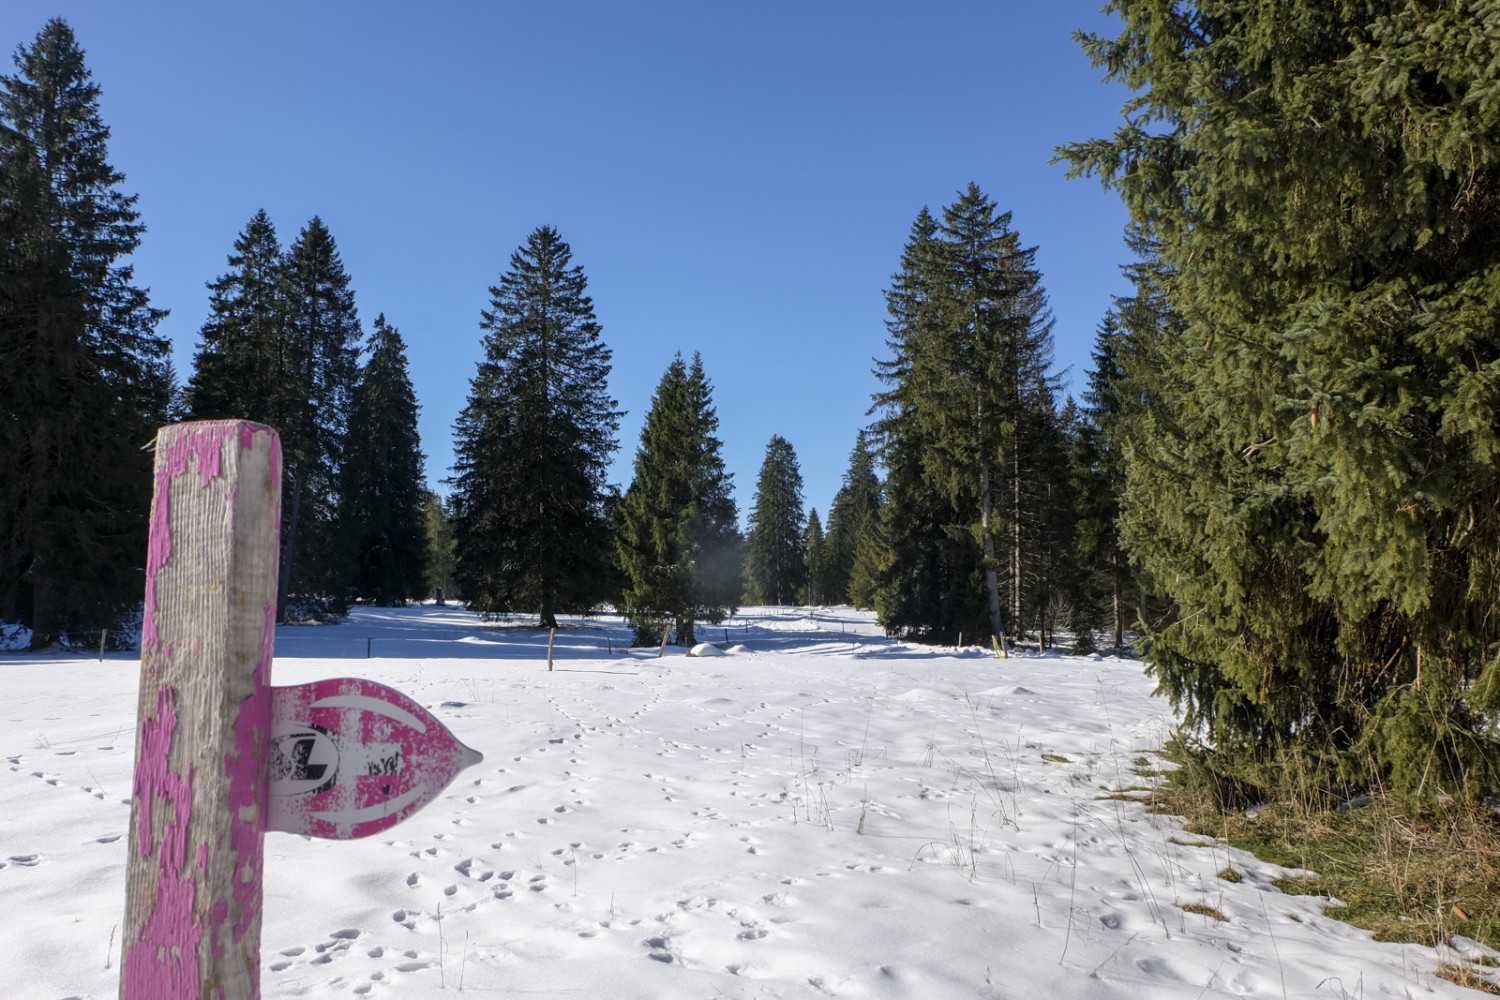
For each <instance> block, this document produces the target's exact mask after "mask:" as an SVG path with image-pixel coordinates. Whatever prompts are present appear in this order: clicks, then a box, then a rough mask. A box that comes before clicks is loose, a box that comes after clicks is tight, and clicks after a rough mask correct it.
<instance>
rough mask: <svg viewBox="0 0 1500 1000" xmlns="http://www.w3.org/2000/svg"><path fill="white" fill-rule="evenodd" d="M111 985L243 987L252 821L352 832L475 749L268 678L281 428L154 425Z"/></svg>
mask: <svg viewBox="0 0 1500 1000" xmlns="http://www.w3.org/2000/svg"><path fill="white" fill-rule="evenodd" d="M154 475H155V491H154V493H153V495H152V499H151V532H150V539H149V543H148V547H147V552H146V601H145V615H144V618H143V621H142V626H141V688H140V701H139V708H138V712H137V718H138V720H139V723H138V726H137V733H136V758H135V779H134V786H133V788H132V794H131V809H130V831H131V832H130V836H129V837H128V838H127V839H126V844H127V845H128V850H127V860H126V879H125V881H126V886H125V920H124V923H123V924H122V925H121V934H120V946H121V955H120V966H121V972H120V997H121V998H122V1000H258V998H259V997H260V930H261V903H262V898H261V897H262V868H263V863H264V860H265V850H264V843H263V841H264V839H265V833H266V831H267V830H285V831H287V832H289V833H303V834H310V835H312V836H315V837H332V838H339V839H349V838H353V837H367V836H369V835H370V834H373V833H378V832H380V831H381V830H385V829H387V828H389V827H391V826H394V825H395V824H396V823H399V822H400V821H401V820H403V819H405V818H406V817H408V816H410V815H411V814H412V813H414V812H416V811H417V810H418V809H420V808H422V806H424V805H426V804H427V803H428V802H431V801H432V800H433V799H434V798H436V797H437V795H438V794H439V793H440V792H442V790H443V789H444V788H445V787H447V785H448V783H449V782H450V781H452V780H453V778H454V776H455V775H456V774H458V772H459V771H460V770H462V769H463V768H465V767H467V766H469V765H470V764H477V763H478V762H479V761H480V760H481V759H482V758H481V757H480V755H479V754H478V753H477V752H476V751H474V750H471V749H469V748H468V747H466V746H464V745H463V744H462V743H460V742H458V740H456V739H454V738H453V735H452V734H451V733H449V732H448V730H447V729H445V728H443V726H442V724H441V723H439V722H438V721H437V720H436V719H434V718H433V717H432V716H431V715H430V714H428V713H427V711H426V710H425V709H423V708H422V706H420V705H418V704H417V703H416V702H414V701H412V700H411V699H410V698H408V697H407V696H406V695H403V694H401V693H400V692H398V691H393V690H391V689H390V688H388V687H386V686H385V685H383V684H377V683H375V682H374V681H368V680H363V679H354V678H342V679H338V680H324V681H316V682H314V683H312V684H302V685H299V686H296V687H286V688H275V687H272V686H271V683H270V680H271V660H272V654H273V652H274V645H275V638H276V632H275V625H276V578H277V566H278V555H279V552H280V541H279V529H280V524H281V443H280V439H279V438H278V437H277V435H276V432H275V431H274V430H272V429H271V428H270V427H265V426H262V425H260V424H254V423H250V422H248V421H243V420H216V421H203V422H198V423H186V424H174V425H172V426H170V427H163V428H161V429H160V430H159V431H158V432H157V435H156V465H155V473H154Z"/></svg>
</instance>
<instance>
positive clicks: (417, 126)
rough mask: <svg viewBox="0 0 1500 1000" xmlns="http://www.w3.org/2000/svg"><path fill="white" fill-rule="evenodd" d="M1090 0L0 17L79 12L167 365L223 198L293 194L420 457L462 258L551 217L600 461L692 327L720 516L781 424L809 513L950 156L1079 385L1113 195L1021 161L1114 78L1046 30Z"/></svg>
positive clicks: (194, 308)
mask: <svg viewBox="0 0 1500 1000" xmlns="http://www.w3.org/2000/svg"><path fill="white" fill-rule="evenodd" d="M1100 2H1101V0H1064V2H1055V3H1054V2H1045V3H1044V2H1032V0H974V2H943V0H925V2H922V3H895V2H884V0H880V2H847V3H832V2H826V3H825V2H800V3H789V2H770V3H764V2H762V3H753V4H752V3H743V2H742V3H730V2H703V0H697V2H676V3H655V2H641V3H625V2H618V0H593V2H499V0H495V2H433V3H413V2H411V0H403V2H399V3H397V2H386V0H374V2H360V3H354V2H332V0H320V2H308V0H292V2H288V0H258V2H256V3H248V4H232V5H231V4H221V3H203V2H201V0H193V2H186V0H165V2H158V0H152V2H149V3H123V2H120V0H52V2H39V0H4V3H3V4H0V42H3V43H4V44H5V45H6V46H8V51H11V52H13V51H14V50H15V48H16V46H17V45H18V44H21V43H23V42H24V43H30V41H31V40H32V39H33V38H34V37H35V35H36V33H37V32H38V31H39V30H40V29H41V28H42V26H43V24H45V22H46V21H47V19H48V18H50V17H53V16H63V17H65V18H66V19H67V20H68V22H69V23H70V24H71V25H72V26H73V29H74V31H75V32H76V33H77V35H78V38H79V41H80V43H81V44H82V46H83V48H84V50H85V52H86V53H87V60H88V65H89V68H90V70H91V71H92V72H93V75H94V79H95V80H96V82H98V83H99V85H100V86H101V87H102V88H103V101H102V107H103V115H104V119H105V122H106V123H107V124H108V125H109V126H110V128H111V130H112V133H113V139H112V142H111V146H110V152H111V159H112V161H113V163H114V164H115V166H116V167H117V168H118V169H120V170H122V171H123V172H124V173H125V174H126V178H127V179H126V183H125V185H124V189H125V190H126V191H130V192H134V193H136V194H138V195H139V197H140V202H139V207H140V212H141V216H142V221H143V222H144V223H145V224H146V226H147V233H146V236H145V241H144V244H143V245H142V247H141V249H140V250H139V251H138V253H137V254H136V258H135V263H136V269H137V277H138V279H139V280H140V282H141V283H142V284H144V285H146V286H149V287H150V288H151V290H152V299H153V302H154V303H155V304H156V305H158V306H161V307H164V308H167V309H170V310H171V316H170V317H169V318H168V319H167V320H166V322H165V323H164V324H163V325H162V327H161V328H160V330H161V332H162V333H164V334H165V335H167V336H169V337H171V339H172V341H173V343H174V345H175V358H176V361H177V365H178V371H179V374H180V375H181V376H182V377H183V378H184V379H186V376H187V374H188V373H189V372H190V370H191V359H192V354H193V350H194V347H195V345H196V343H197V336H198V329H199V327H200V326H201V325H202V323H203V320H204V318H205V316H206V312H207V301H208V298H207V292H206V290H205V288H204V284H205V283H206V282H208V281H210V280H212V279H213V278H215V277H216V276H218V275H220V274H222V273H223V272H224V271H225V270H226V261H225V258H226V256H227V255H228V253H229V252H230V249H231V245H232V243H233V241H234V238H235V237H236V235H237V234H238V233H239V232H240V231H241V230H242V229H243V228H244V226H245V224H246V222H248V221H249V219H250V217H251V215H253V214H254V212H255V211H256V210H257V209H259V208H265V209H266V211H267V212H268V213H269V214H270V216H271V219H272V221H273V222H274V223H275V224H276V227H277V231H278V233H279V235H280V236H281V238H282V241H283V243H284V244H286V243H290V242H291V241H292V240H293V239H294V238H295V237H296V235H297V232H298V230H299V229H300V228H301V227H302V226H303V225H304V224H305V223H306V222H307V220H308V219H310V218H311V217H312V216H314V215H320V216H322V218H323V220H324V221H325V222H326V223H327V224H328V226H329V228H330V229H331V230H332V232H333V234H334V237H335V239H337V241H338V244H339V249H340V251H341V252H342V255H343V259H344V264H345V266H346V268H347V269H348V271H349V274H350V276H351V278H352V281H353V285H354V289H355V292H356V296H357V301H358V306H359V311H360V316H361V319H362V320H363V321H364V323H365V326H366V329H367V330H368V328H369V325H370V323H371V321H372V320H373V319H374V318H375V316H376V315H377V314H379V313H382V312H383V313H385V315H386V317H387V319H388V320H389V321H390V322H391V323H393V324H394V325H395V326H396V327H398V328H399V329H400V330H401V332H402V334H403V336H404V337H405V338H406V341H407V344H408V346H409V351H410V359H411V373H412V380H413V382H414V383H415V385H416V390H417V394H418V397H419V399H420V401H421V403H422V418H421V432H422V443H423V450H424V451H425V452H426V454H427V457H428V476H429V479H431V480H432V481H433V483H434V485H437V481H438V480H440V479H441V478H443V477H444V476H445V475H446V474H447V467H448V465H449V463H450V462H451V460H452V426H453V421H454V418H455V417H456V416H457V415H458V412H459V410H460V409H461V408H462V407H463V405H464V401H465V398H466V394H467V392H468V381H469V378H470V377H471V376H472V375H473V373H474V366H475V363H476V362H477V360H478V359H479V357H480V354H481V350H480V333H479V329H478V322H479V311H480V309H481V308H484V307H485V306H486V305H487V304H488V292H487V289H488V287H489V286H490V285H492V284H494V283H495V281H496V279H497V278H498V276H499V274H500V273H501V271H502V270H503V269H504V268H505V267H506V265H507V262H508V260H509V257H510V254H511V252H512V251H513V250H514V249H515V248H516V247H517V246H519V245H520V244H521V242H522V241H523V240H524V239H525V238H526V236H527V234H528V233H530V232H531V231H532V230H533V229H535V228H536V227H537V226H540V225H543V224H548V225H552V226H555V227H557V229H558V230H559V231H560V232H561V234H562V237H563V239H565V240H567V241H568V242H569V243H570V244H571V245H572V247H573V253H574V260H575V262H577V263H579V264H582V265H583V267H584V270H585V273H586V274H587V276H588V279H589V285H590V292H591V294H592V295H593V298H594V303H595V308H596V310H597V312H598V316H599V319H600V321H601V322H602V323H603V325H604V338H605V340H606V341H607V342H608V344H609V345H610V347H611V348H612V349H613V351H614V374H613V377H612V379H611V384H610V388H611V391H612V392H613V394H614V396H615V398H616V399H617V400H618V401H619V403H620V405H621V407H622V408H624V409H625V410H627V411H628V415H627V416H626V418H625V420H624V422H623V424H622V426H621V433H620V445H621V447H620V451H619V454H618V456H617V459H616V462H615V465H614V468H613V472H612V478H613V479H614V480H615V481H616V482H618V483H619V484H620V485H621V486H622V487H623V486H625V485H628V483H629V480H630V476H631V467H632V461H633V457H634V454H635V449H636V445H637V443H638V440H639V433H640V426H641V422H642V420H643V418H644V416H645V412H646V410H647V408H648V406H649V404H650V397H651V392H652V390H653V389H654V388H655V386H656V382H657V380H658V379H659V378H660V377H661V374H662V372H663V371H664V370H665V369H666V366H667V364H668V363H669V362H670V360H671V358H672V354H673V352H674V351H678V350H681V351H682V352H683V353H684V354H690V353H691V352H693V351H695V350H697V351H701V352H702V354H703V359H704V364H705V367H706V369H707V371H708V374H709V376H710V378H711V379H712V381H713V383H714V398H715V402H716V403H717V406H718V412H719V420H720V432H721V437H722V439H723V441H724V454H725V459H726V462H727V463H728V465H729V468H730V471H732V472H733V473H734V475H735V484H736V489H737V494H738V500H739V504H740V510H741V515H742V516H743V515H744V514H745V513H746V512H747V511H748V509H749V506H750V503H751V498H752V495H753V491H754V487H755V477H756V474H757V472H758V470H759V468H760V463H761V460H762V458H763V457H764V454H765V446H766V442H767V441H769V440H770V438H771V435H773V434H780V435H782V436H783V437H785V438H786V439H787V440H789V441H790V442H791V443H792V445H793V447H794V448H795V449H796V451H797V454H798V457H799V459H800V462H801V467H802V473H803V477H804V479H805V481H806V498H807V502H808V504H809V506H816V507H817V508H818V509H819V511H820V512H821V513H823V514H824V515H825V516H826V513H827V508H828V503H829V501H830V499H831V498H832V496H833V493H834V491H835V490H836V489H837V488H838V484H839V479H840V477H841V476H842V474H843V471H844V469H845V465H846V462H847V457H848V453H849V450H850V448H851V446H852V445H853V443H854V437H855V432H856V430H857V429H858V428H859V427H861V426H863V425H864V424H865V423H866V422H867V420H868V418H867V416H866V410H867V409H868V407H869V398H870V393H871V392H872V391H873V390H874V389H875V388H876V382H875V380H874V378H873V377H872V376H871V374H870V369H871V359H872V358H875V357H877V356H884V353H885V344H884V337H885V328H884V319H885V306H884V300H883V297H882V294H881V293H882V291H883V289H885V287H886V286H887V284H888V282H889V279H890V276H891V274H892V273H893V272H894V271H895V269H896V266H897V261H898V257H899V255H900V252H901V247H902V245H903V243H904V242H905V239H906V235H907V231H908V229H909V227H910V225H911V222H912V220H913V218H914V217H915V216H916V214H917V212H918V210H919V209H921V208H922V206H924V205H928V206H931V207H932V209H933V210H934V211H936V210H937V209H938V208H939V207H940V206H942V205H944V204H946V203H948V202H951V201H952V200H954V198H955V197H956V195H957V193H958V191H959V190H960V189H961V188H963V187H964V186H966V185H967V184H968V183H969V182H970V181H974V182H976V183H978V184H979V186H980V187H981V188H983V189H984V191H985V192H986V193H987V194H989V195H990V196H991V197H992V198H994V199H995V200H996V201H997V202H998V203H999V204H1000V206H1001V207H1002V208H1005V209H1009V210H1010V211H1012V212H1013V213H1014V219H1013V225H1014V227H1015V229H1016V230H1017V231H1018V232H1019V233H1020V235H1021V238H1022V240H1023V241H1024V242H1025V243H1027V244H1029V245H1035V246H1037V247H1038V248H1039V249H1038V255H1037V260H1038V264H1039V266H1040V268H1041V270H1042V273H1043V282H1044V285H1045V287H1046V289H1047V291H1048V294H1049V296H1050V298H1051V303H1052V308H1053V311H1054V312H1055V314H1056V317H1057V326H1056V331H1055V338H1056V348H1057V350H1056V355H1057V361H1058V365H1059V367H1060V368H1066V367H1071V369H1072V373H1071V375H1070V376H1069V381H1070V384H1071V386H1072V387H1073V388H1074V390H1075V391H1076V390H1077V389H1078V387H1079V386H1080V385H1081V380H1082V377H1083V374H1084V372H1085V371H1086V369H1087V368H1088V364H1089V349H1090V347H1091V345H1092V342H1093V336H1094V331H1095V329H1096V327H1097V325H1098V323H1099V320H1100V318H1101V317H1102V316H1103V314H1104V311H1105V310H1106V309H1107V308H1108V306H1109V304H1110V296H1111V295H1115V294H1120V293H1122V292H1123V291H1124V283H1123V281H1122V279H1121V277H1120V274H1119V270H1118V268H1119V265H1120V264H1121V263H1122V262H1123V261H1124V260H1125V259H1126V254H1125V250H1124V246H1123V244H1122V241H1121V232H1122V228H1123V226H1124V224H1125V214H1124V210H1123V208H1122V207H1121V206H1120V204H1119V201H1118V199H1117V198H1115V197H1114V196H1112V195H1109V194H1107V193H1105V192H1104V191H1102V190H1101V188H1100V186H1099V184H1098V183H1097V182H1096V181H1093V180H1076V181H1068V180H1067V179H1066V178H1065V170H1064V168H1063V167H1062V166H1060V165H1055V164H1049V162H1048V161H1049V159H1050V158H1051V156H1052V155H1053V150H1054V147H1056V146H1057V145H1059V144H1060V143H1064V142H1068V141H1072V140H1078V139H1084V138H1088V137H1090V136H1096V135H1103V134H1106V133H1108V132H1110V131H1112V130H1113V128H1114V127H1115V125H1116V124H1117V122H1118V115H1119V107H1120V105H1121V103H1122V101H1123V100H1124V99H1125V97H1126V96H1127V95H1126V94H1125V92H1124V91H1123V90H1122V89H1120V88H1119V87H1116V86H1106V85H1104V84H1103V83H1101V82H1100V73H1099V71H1097V70H1095V69H1093V68H1092V67H1090V66H1089V64H1088V61H1087V60H1086V59H1085V58H1084V56H1083V54H1082V53H1081V52H1080V51H1079V49H1078V48H1077V46H1076V44H1075V43H1074V42H1073V41H1072V38H1071V34H1072V32H1073V30H1074V29H1075V28H1080V27H1083V28H1087V29H1091V30H1101V31H1105V32H1108V31H1109V30H1110V28H1111V23H1110V22H1109V21H1108V20H1107V19H1106V18H1104V17H1103V15H1101V14H1100V13H1099V12H1098V4H1099V3H1100ZM4 69H5V71H6V72H9V71H10V66H9V63H8V61H7V63H6V65H5V67H4ZM440 488H441V487H440ZM443 491H444V492H446V489H445V488H443Z"/></svg>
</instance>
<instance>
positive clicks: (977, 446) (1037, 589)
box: [875, 184, 1065, 644]
mask: <svg viewBox="0 0 1500 1000" xmlns="http://www.w3.org/2000/svg"><path fill="white" fill-rule="evenodd" d="M1035 255H1036V251H1035V248H1025V247H1023V246H1022V245H1021V242H1020V237H1019V235H1018V234H1016V233H1015V232H1014V230H1012V229H1011V226H1010V213H1008V212H1003V213H1002V212H1000V211H999V210H998V208H997V206H996V205H995V203H994V202H993V201H992V200H991V199H990V198H988V197H987V196H986V195H984V194H983V192H981V191H980V190H979V189H978V188H977V187H976V186H975V185H973V184H970V185H969V187H968V188H967V190H965V191H963V192H961V193H960V195H959V198H958V200H957V201H956V202H954V203H953V204H952V205H949V206H947V207H945V208H944V209H943V212H942V218H941V221H939V220H937V219H934V218H933V217H932V215H931V214H930V213H929V212H928V211H927V210H926V209H923V210H922V212H920V213H919V214H918V216H917V219H916V221H915V222H914V223H913V226H912V230H911V234H910V236H909V238H908V241H907V245H906V247H905V249H904V250H903V252H902V256H901V269H900V271H899V272H898V273H897V274H896V276H895V277H894V278H893V280H892V284H891V287H890V289H889V290H888V292H887V295H886V302H887V308H888V311H889V314H890V318H889V320H888V323H887V329H888V330H889V332H890V338H889V341H888V343H889V346H890V348H891V351H892V355H893V356H892V357H891V358H890V359H888V360H886V361H883V362H880V363H879V364H878V366H877V369H876V374H877V376H878V377H879V378H880V379H881V380H882V381H883V382H884V383H885V384H886V386H887V388H886V389H885V390H883V391H882V392H881V393H879V394H877V395H876V399H875V401H876V406H877V408H878V409H879V411H880V413H881V418H880V420H879V422H878V423H877V431H878V433H879V435H880V437H881V441H882V447H883V448H884V449H885V450H886V451H887V452H888V455H887V465H888V467H894V466H896V465H899V466H900V467H901V472H900V475H899V476H893V477H892V478H893V482H894V483H896V484H899V488H900V489H903V490H908V491H911V495H910V496H908V497H903V498H901V506H902V507H905V508H907V510H908V516H907V517H904V518H902V519H901V520H900V522H899V523H898V522H897V521H895V520H888V521H887V522H886V526H887V528H888V529H889V530H888V532H887V533H888V536H889V537H888V539H887V554H886V555H887V563H886V565H885V568H884V570H883V574H884V577H885V580H884V582H882V583H881V584H880V587H881V589H884V590H888V589H889V588H890V587H896V588H900V587H903V586H911V587H920V588H921V589H922V591H923V592H924V593H926V594H927V597H926V598H924V599H922V600H914V597H915V595H913V594H901V593H899V592H888V593H886V594H885V595H884V597H883V599H882V600H883V602H884V604H885V606H887V607H888V608H890V609H891V610H892V612H893V613H898V612H897V611H896V609H898V608H899V609H900V610H899V613H898V614H899V618H900V621H901V622H902V624H901V625H900V626H899V627H901V628H903V629H908V630H910V629H915V630H916V632H917V634H922V633H923V632H924V631H926V630H927V629H933V630H936V631H937V632H939V633H945V632H947V631H948V629H949V628H952V627H954V626H957V625H958V623H959V621H960V618H966V615H965V614H964V613H963V612H961V611H960V609H959V607H958V606H957V605H954V606H949V607H944V606H942V605H935V604H930V603H929V602H930V601H935V600H938V596H937V595H939V594H951V595H953V596H954V597H957V596H958V595H959V594H960V593H961V592H962V589H963V587H964V586H965V584H964V580H965V578H966V577H967V576H968V572H969V569H968V567H966V566H963V565H960V564H952V565H946V566H934V565H930V564H929V565H927V566H926V568H923V567H922V565H921V564H922V563H924V562H927V561H928V560H930V559H931V558H932V554H933V553H934V552H935V551H936V550H937V548H936V547H937V544H938V543H937V539H938V538H939V537H940V536H942V537H946V538H948V539H950V540H951V542H952V543H953V544H952V545H951V546H947V547H946V550H947V552H948V554H949V555H950V556H951V557H954V558H967V557H964V556H962V555H961V551H962V549H963V544H962V542H961V540H960V536H961V535H963V534H967V535H969V536H970V537H971V538H972V539H973V541H974V543H975V545H976V546H977V548H978V553H979V555H978V558H979V563H978V567H977V569H978V572H979V573H980V575H981V577H982V580H983V584H982V592H983V594H984V597H985V602H986V615H985V622H984V623H983V625H982V627H977V628H976V627H975V623H970V624H969V625H968V628H972V629H973V630H974V633H975V634H977V633H979V632H988V633H991V634H993V635H995V636H1005V635H1008V634H1011V632H1012V631H1015V632H1020V631H1022V630H1024V629H1025V627H1026V626H1027V624H1028V623H1034V624H1037V625H1038V626H1040V636H1041V640H1042V642H1043V643H1044V644H1045V642H1046V641H1047V634H1048V627H1049V625H1048V623H1049V619H1048V614H1049V606H1050V604H1051V598H1052V589H1053V583H1054V578H1055V577H1056V575H1057V571H1056V568H1055V567H1054V566H1052V565H1051V563H1052V559H1053V552H1054V547H1055V546H1056V545H1057V544H1058V543H1059V538H1058V537H1057V535H1058V532H1059V530H1061V529H1060V527H1059V525H1058V523H1057V522H1056V521H1055V520H1054V519H1053V518H1052V515H1053V514H1054V513H1055V512H1056V511H1057V510H1058V509H1059V503H1060V500H1061V498H1060V497H1059V496H1058V495H1056V494H1057V492H1058V490H1059V489H1061V488H1062V486H1061V484H1060V483H1059V481H1058V480H1057V479H1056V478H1055V477H1054V476H1053V474H1052V471H1051V467H1052V465H1053V464H1055V463H1056V457H1057V455H1058V454H1060V452H1061V449H1060V444H1061V434H1060V431H1059V428H1058V423H1057V419H1056V413H1055V408H1054V394H1055V376H1053V375H1052V374H1051V372H1050V365H1051V328H1052V320H1051V314H1050V312H1049V310H1048V308H1047V301H1046V296H1045V293H1044V292H1043V290H1042V288H1041V278H1040V275H1039V274H1038V272H1037V271H1036V267H1035ZM894 488H896V487H894V486H893V487H892V489H894ZM888 495H889V498H890V500H891V502H892V504H893V505H894V504H895V503H896V502H897V498H896V497H895V495H894V494H893V493H892V491H891V490H888ZM1063 505H1065V502H1064V504H1063ZM919 511H920V512H921V513H922V515H923V516H924V517H925V518H927V519H928V520H927V523H925V524H919V523H914V522H912V521H911V520H910V517H911V516H915V515H916V514H917V513H918V512H919ZM907 559H911V560H916V564H913V565H906V564H904V563H903V560H907ZM939 581H946V582H941V583H940V582H939ZM960 603H962V602H961V601H960ZM924 605H925V606H927V607H928V611H927V612H925V613H924V612H923V611H922V610H921V608H922V607H923V606H924ZM955 615H958V616H959V617H955ZM894 621H895V619H893V621H892V624H894ZM959 627H962V626H959ZM966 630H967V629H966Z"/></svg>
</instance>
